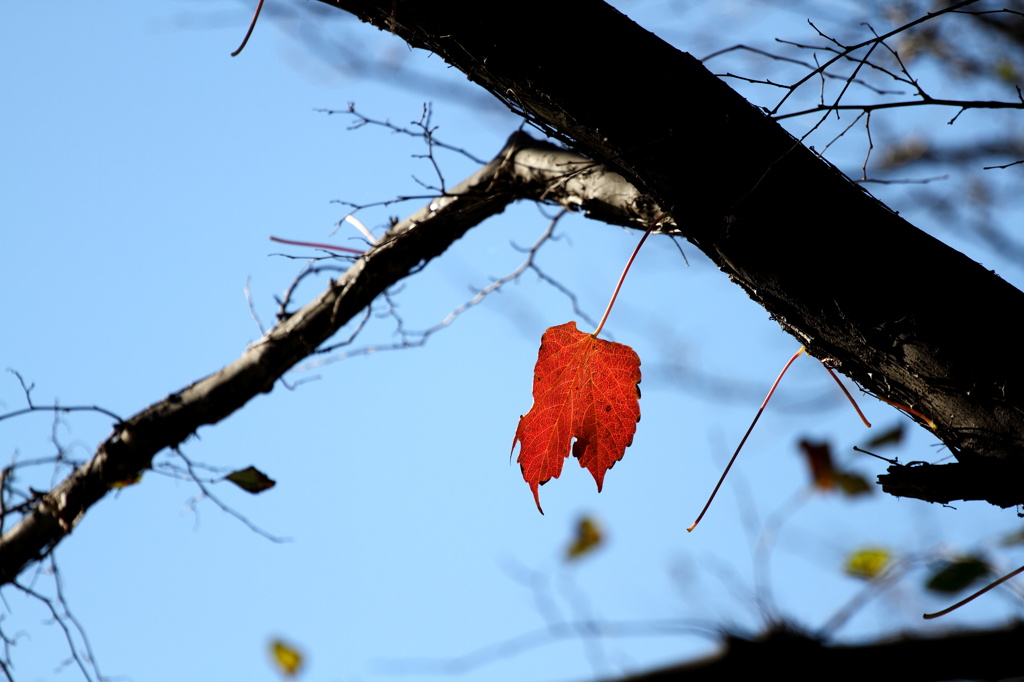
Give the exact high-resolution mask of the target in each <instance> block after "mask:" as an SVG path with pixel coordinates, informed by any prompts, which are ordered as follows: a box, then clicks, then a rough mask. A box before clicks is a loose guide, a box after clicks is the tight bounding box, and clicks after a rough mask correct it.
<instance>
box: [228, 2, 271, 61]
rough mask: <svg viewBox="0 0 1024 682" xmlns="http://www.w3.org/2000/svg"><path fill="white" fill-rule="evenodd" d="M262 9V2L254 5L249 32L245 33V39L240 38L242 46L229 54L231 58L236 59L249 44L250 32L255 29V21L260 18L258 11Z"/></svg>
mask: <svg viewBox="0 0 1024 682" xmlns="http://www.w3.org/2000/svg"><path fill="white" fill-rule="evenodd" d="M262 9H263V0H260V2H259V4H258V5H256V12H255V13H254V14H253V15H252V21H251V22H249V30H248V31H246V32H245V37H244V38H242V44H241V45H239V46H238V49H237V50H235V51H234V52H232V53H231V56H232V57H237V56H238V55H239V54H241V53H242V50H244V49H245V44H246V43H248V42H249V36H251V35H252V30H253V29H254V28H256V20H257V19H259V18H260V10H262Z"/></svg>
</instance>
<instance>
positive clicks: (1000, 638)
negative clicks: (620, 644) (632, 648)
mask: <svg viewBox="0 0 1024 682" xmlns="http://www.w3.org/2000/svg"><path fill="white" fill-rule="evenodd" d="M1022 638H1024V625H1022V624H1021V623H1016V624H1014V625H1011V626H1010V627H1007V628H1003V629H999V630H983V631H977V632H964V633H953V634H947V635H945V636H943V637H935V638H928V639H924V638H906V639H897V640H892V641H881V642H870V643H867V644H863V645H857V646H825V645H824V644H822V643H820V642H818V641H816V640H814V639H810V638H808V637H805V636H803V635H800V634H798V633H793V632H789V631H786V630H778V631H775V632H773V633H770V634H769V635H767V636H766V637H763V638H761V639H758V640H748V639H743V638H739V637H730V638H728V639H727V640H726V642H725V646H724V647H723V650H722V652H721V653H719V654H717V655H715V656H712V657H710V658H707V659H704V660H701V661H694V662H692V663H686V664H684V665H679V666H672V667H669V668H663V669H661V670H655V671H652V672H649V673H646V674H642V675H637V676H633V677H627V678H620V679H619V682H701V681H703V680H714V681H716V682H717V681H718V680H728V679H759V678H761V677H763V676H764V673H765V671H769V670H775V671H785V678H786V679H787V680H792V681H794V682H798V681H800V680H815V681H817V680H821V679H828V680H836V681H838V680H856V681H857V682H860V681H862V680H871V679H899V680H903V681H905V682H941V681H942V680H958V679H970V680H1004V679H1010V678H1016V677H1017V676H1019V675H1021V674H1022V673H1024V659H1021V656H1020V642H1021V640H1022Z"/></svg>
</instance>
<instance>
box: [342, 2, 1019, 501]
mask: <svg viewBox="0 0 1024 682" xmlns="http://www.w3.org/2000/svg"><path fill="white" fill-rule="evenodd" d="M322 1H323V2H325V3H327V4H330V5H333V6H336V7H338V8H340V9H343V10H345V11H348V12H350V13H352V14H354V15H356V16H357V17H359V18H360V19H362V20H363V21H366V22H370V23H373V24H374V25H376V26H378V27H379V28H381V29H383V30H387V31H389V32H392V33H394V34H396V35H397V36H399V37H401V38H402V39H404V40H405V41H406V42H408V43H409V44H410V45H411V46H412V47H414V48H421V49H425V50H429V51H431V52H434V53H435V54H437V55H440V56H441V57H442V58H443V59H445V60H446V61H447V62H448V63H450V64H452V65H454V66H455V67H457V68H459V69H461V70H462V71H463V72H464V73H466V74H467V76H468V77H469V78H470V80H472V81H474V82H476V83H477V84H479V85H480V86H482V87H483V88H485V89H487V90H488V91H489V92H491V94H492V95H494V96H495V97H497V98H498V99H499V100H501V101H502V102H504V103H505V104H506V105H507V106H508V107H509V108H510V109H512V110H513V111H515V112H516V113H519V114H520V115H522V116H523V117H524V118H525V119H526V120H527V121H528V122H530V123H531V124H533V125H535V126H537V127H538V128H541V129H542V130H544V131H546V132H547V133H549V134H550V135H553V136H555V137H558V138H559V139H562V140H564V141H565V142H566V143H567V144H569V145H570V146H572V148H573V149H575V150H576V151H578V152H579V153H581V154H583V155H585V156H587V157H589V158H593V159H595V160H598V161H601V162H602V163H604V164H606V165H608V166H610V167H612V168H615V169H616V170H618V171H619V172H620V173H621V174H622V175H623V176H625V177H626V178H628V179H629V180H630V181H631V182H632V183H633V184H634V185H636V186H637V187H638V188H640V189H641V190H642V191H643V192H644V193H646V194H649V195H650V196H651V197H653V198H654V199H655V200H656V201H657V202H658V203H659V204H660V205H661V206H662V207H664V208H665V209H666V210H668V211H669V212H670V213H671V214H672V215H673V216H674V219H675V220H676V222H677V223H678V224H679V226H680V227H681V228H682V230H683V231H684V233H685V236H686V237H687V239H689V240H690V241H691V242H693V243H694V244H695V245H696V246H697V247H698V248H700V249H701V250H702V251H703V252H704V253H705V254H707V255H708V256H709V258H711V259H712V261H714V262H715V263H716V264H717V265H718V266H719V267H720V268H721V269H722V270H723V271H724V272H725V273H726V274H728V276H729V277H730V278H731V279H732V281H733V282H734V283H736V284H739V285H740V286H741V287H743V288H744V290H745V291H746V292H747V293H748V295H749V296H750V297H751V298H752V299H753V300H754V301H756V302H757V303H758V304H760V305H761V306H763V307H764V308H765V309H766V310H767V311H769V313H770V314H771V315H772V316H773V318H774V319H775V320H776V321H778V322H779V324H780V325H781V326H782V327H783V329H785V330H786V331H788V332H789V333H790V334H792V335H793V336H794V337H796V338H797V339H798V341H799V342H800V343H801V344H802V345H804V346H806V347H807V349H808V351H809V352H810V353H811V354H812V355H815V356H816V357H818V358H821V359H823V360H826V361H827V362H829V364H830V365H831V366H833V367H835V368H837V369H839V370H840V371H842V372H843V373H844V374H846V375H847V376H849V377H851V378H852V379H854V380H855V381H856V382H857V383H858V384H860V386H861V387H863V388H864V389H865V390H866V391H868V392H870V393H873V394H876V395H878V396H881V397H884V398H885V399H887V400H888V401H891V402H893V403H898V404H902V405H907V406H910V407H913V408H914V409H915V410H917V411H918V412H920V413H922V414H925V415H927V416H928V417H929V418H930V419H931V420H933V421H934V422H935V424H936V428H935V433H936V435H937V436H938V437H939V438H940V439H941V440H942V442H943V443H945V445H946V446H947V447H948V448H949V449H950V451H951V452H953V453H954V455H955V456H956V457H957V459H958V460H959V461H960V463H961V464H963V465H964V466H965V467H967V468H971V467H973V466H975V465H979V463H980V462H982V461H984V462H985V467H986V469H985V475H986V476H998V477H1000V478H1002V479H1003V480H1016V481H1020V480H1024V364H1022V363H1018V362H1015V361H1011V360H1010V358H1015V357H1016V356H1017V355H1019V340H1018V339H1019V331H1018V328H1017V323H1016V321H1015V318H1016V317H1018V314H1019V311H1021V310H1024V294H1022V293H1021V292H1020V291H1018V290H1017V289H1015V288H1014V287H1012V286H1010V285H1009V284H1007V283H1006V282H1005V281H1003V280H1002V279H1001V278H999V277H998V276H997V275H996V274H995V273H993V272H991V271H989V270H986V269H985V268H983V267H982V266H980V265H979V264H978V263H975V262H973V261H972V260H970V259H969V258H968V257H966V256H965V255H963V254H961V253H959V252H957V251H955V250H953V249H951V248H949V247H948V246H946V245H945V244H942V243H941V242H939V241H938V240H936V239H934V238H932V237H931V236H929V235H927V234H925V233H924V232H922V231H920V230H918V229H917V228H915V227H914V226H913V225H911V224H910V223H908V222H907V221H905V220H904V219H903V218H901V217H900V216H899V215H898V214H897V213H895V212H894V211H892V210H891V209H889V208H888V207H886V206H884V205H883V204H881V203H880V202H878V201H877V200H876V199H874V198H873V197H871V196H870V195H869V194H868V193H867V192H866V191H864V190H863V188H861V187H858V186H857V185H856V184H854V183H853V182H852V181H851V180H850V179H849V178H847V177H846V176H844V175H843V174H842V173H840V172H839V171H838V169H836V168H835V167H833V166H831V165H830V164H828V162H826V161H825V160H823V159H821V158H820V157H819V156H818V155H817V154H815V153H814V152H813V151H812V150H810V149H807V148H805V147H804V146H803V145H801V144H800V143H799V141H797V140H796V139H794V138H793V136H792V135H790V134H789V133H788V132H786V131H785V130H784V129H783V128H782V127H781V126H780V125H779V124H778V123H777V122H775V121H773V120H772V119H771V118H770V117H769V116H767V115H766V114H765V112H764V111H762V110H761V109H758V108H757V107H754V106H752V105H751V104H750V103H748V102H747V101H746V100H744V99H743V98H742V97H740V96H739V95H738V94H737V93H736V92H734V91H733V90H731V89H730V88H729V87H728V86H727V85H725V84H724V83H723V82H722V81H721V80H719V79H718V78H716V77H715V76H714V75H713V74H711V73H710V72H709V71H708V70H707V69H706V68H704V66H703V65H702V64H701V63H700V62H699V61H698V60H696V59H694V58H693V57H692V56H690V55H688V54H686V53H683V52H680V51H678V50H676V49H675V48H673V47H672V46H670V45H668V44H667V43H665V42H664V41H662V40H660V39H659V38H658V37H656V36H654V35H652V34H651V33H649V32H647V31H646V30H644V29H642V28H641V27H639V26H637V25H636V24H635V23H633V22H632V21H630V20H629V19H628V18H627V17H625V16H624V15H622V14H621V13H619V12H618V11H617V10H615V9H614V8H611V7H609V6H607V5H605V4H604V3H602V2H599V1H597V0H563V1H562V2H558V3H550V2H541V1H540V0H516V1H515V2H512V0H495V2H492V3H491V4H490V5H489V6H488V12H487V13H486V14H481V13H480V12H479V8H478V7H476V5H474V4H473V3H470V2H468V1H462V2H459V1H453V2H449V3H444V5H443V6H439V5H438V4H437V3H431V2H425V1H424V0H406V1H405V2H402V3H399V4H398V5H395V4H394V3H392V2H390V1H388V0H322ZM968 4H970V3H969V2H961V3H957V4H955V5H951V6H949V7H946V8H943V9H942V10H938V11H936V12H933V13H931V14H930V15H927V16H926V17H922V18H920V19H918V20H915V21H911V22H908V23H907V24H905V25H904V26H903V27H902V28H901V29H899V30H906V29H907V28H909V27H912V26H914V25H916V24H919V23H920V22H922V21H924V20H926V19H927V18H929V17H932V16H937V15H938V14H939V13H941V12H950V11H953V10H954V9H958V8H962V7H965V6H967V5H968ZM580 17H586V18H587V23H586V29H585V30H576V29H575V28H573V27H575V26H576V25H577V23H578V20H579V18H580ZM897 32H898V31H897ZM895 33H896V32H889V33H886V34H884V35H880V36H877V37H875V38H872V39H871V40H868V41H866V42H864V43H861V44H859V45H854V46H851V47H849V48H847V51H844V52H843V53H841V55H842V56H837V57H836V59H839V58H845V56H846V54H848V51H852V50H855V49H859V48H860V47H865V46H876V45H879V44H882V43H883V41H884V40H886V39H888V38H889V37H891V36H893V35H895ZM524 41H528V42H529V49H523V45H524ZM830 63H831V62H829V63H827V64H824V65H823V67H822V68H827V66H828V64H830ZM668 102H672V104H671V105H670V104H669V103H668ZM979 466H980V465H979ZM915 473H916V472H915ZM1018 491H1019V492H1018V493H1017V494H1016V495H1015V496H1014V498H1015V499H1014V500H1003V502H1002V503H1003V504H1005V503H1007V502H1010V503H1013V504H1018V503H1024V487H1020V486H1018Z"/></svg>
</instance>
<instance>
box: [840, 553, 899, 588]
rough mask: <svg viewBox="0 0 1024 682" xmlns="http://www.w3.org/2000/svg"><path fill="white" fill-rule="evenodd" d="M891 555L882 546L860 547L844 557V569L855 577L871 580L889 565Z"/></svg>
mask: <svg viewBox="0 0 1024 682" xmlns="http://www.w3.org/2000/svg"><path fill="white" fill-rule="evenodd" d="M891 562H892V555H891V554H890V553H889V550H887V549H885V548H884V547H862V548H861V549H858V550H857V551H856V552H854V553H853V554H851V555H849V556H848V557H846V565H845V566H844V569H845V570H846V573H847V574H848V575H852V576H853V577H855V578H863V579H864V580H871V579H872V578H877V577H878V576H879V575H881V574H882V572H883V571H885V569H886V568H888V567H889V564H890V563H891Z"/></svg>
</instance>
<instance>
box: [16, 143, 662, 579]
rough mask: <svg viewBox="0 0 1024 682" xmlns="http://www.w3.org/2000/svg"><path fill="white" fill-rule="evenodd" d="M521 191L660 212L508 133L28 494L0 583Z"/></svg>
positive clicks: (619, 211) (628, 215) (609, 180)
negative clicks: (228, 352)
mask: <svg viewBox="0 0 1024 682" xmlns="http://www.w3.org/2000/svg"><path fill="white" fill-rule="evenodd" d="M527 198H528V199H533V200H535V201H543V202H549V203H557V204H560V205H563V206H565V207H567V208H570V209H572V210H582V211H584V212H586V213H587V214H588V215H590V216H591V217H595V218H598V219H601V220H604V221H606V222H612V223H616V224H623V225H630V224H637V225H645V224H646V223H648V222H649V221H650V220H652V219H653V218H654V217H655V216H656V215H658V214H659V213H660V209H659V208H658V206H657V205H656V204H655V203H654V202H653V201H651V200H650V199H649V198H647V197H644V196H643V195H641V194H640V193H639V192H638V191H637V190H636V188H634V187H633V186H632V185H630V184H629V183H628V182H627V181H626V180H625V179H624V178H623V177H622V176H620V175H618V174H616V173H613V172H610V171H608V170H607V169H604V168H603V167H601V166H598V165H597V164H595V163H593V162H592V161H589V160H587V159H583V158H581V157H579V156H578V155H576V154H573V153H571V152H567V151H565V150H563V149H560V148H558V147H556V146H554V145H551V144H548V143H543V142H538V141H536V140H533V139H531V138H530V137H529V136H527V135H525V134H522V133H517V134H515V135H513V136H512V137H511V138H510V139H509V142H508V144H507V145H506V147H505V149H504V150H502V152H501V153H500V154H498V156H497V157H495V159H494V160H492V161H491V162H490V163H488V164H487V165H485V166H484V167H483V168H481V169H480V170H479V171H477V172H476V173H474V174H473V175H472V176H470V177H469V178H468V179H466V180H465V181H463V182H462V183H460V184H459V185H457V186H456V187H454V188H452V189H451V191H450V192H449V193H448V194H446V195H444V196H440V197H437V198H436V199H434V200H432V201H431V202H430V203H429V204H428V205H427V206H424V207H423V208H421V209H420V210H419V211H417V212H416V213H414V214H413V215H412V216H410V217H408V218H406V219H405V220H403V221H401V222H399V223H397V224H395V225H394V226H393V227H392V228H391V229H390V230H389V231H388V232H387V233H386V234H385V235H384V236H383V237H382V238H381V239H380V240H379V242H378V243H377V244H376V245H374V246H373V247H372V248H370V249H369V250H368V251H367V252H366V253H365V254H364V255H363V256H362V257H361V258H359V259H358V260H356V262H355V263H353V264H352V266H351V267H349V269H348V270H347V271H345V272H344V273H343V274H341V275H340V276H339V277H338V279H336V280H333V281H331V282H330V284H329V286H328V287H327V289H326V291H324V292H323V293H322V294H320V296H319V297H317V298H316V300H314V301H312V302H311V303H309V304H307V305H306V306H304V307H302V308H301V309H299V310H297V311H296V312H294V313H291V314H287V315H282V316H281V319H280V320H279V322H278V324H277V325H276V326H275V327H274V328H272V329H271V330H270V331H269V332H267V333H266V334H265V335H264V336H263V338H261V339H259V340H258V341H256V342H255V343H253V344H251V345H250V346H249V347H248V348H246V350H245V352H244V353H242V355H241V356H240V357H239V358H238V359H237V360H235V361H234V362H232V363H231V364H229V365H227V366H225V367H224V368H222V369H221V370H219V371H217V372H215V373H214V374H211V375H210V376H208V377H205V378H203V379H200V380H199V381H197V382H195V383H193V384H191V385H190V386H187V387H185V388H183V389H182V390H180V391H177V392H175V393H173V394H171V395H169V396H168V397H166V398H164V399H163V400H160V401H159V402H156V403H154V404H153V405H150V406H149V407H148V408H146V409H145V410H143V411H142V412H139V413H138V414H136V415H134V416H132V417H130V418H128V419H126V420H124V421H120V422H119V423H118V424H117V425H116V426H115V428H114V431H113V433H112V434H111V435H110V436H109V437H108V438H107V439H106V440H105V441H104V442H103V443H101V444H100V445H99V447H98V448H97V449H96V452H95V454H94V456H93V457H92V458H91V459H90V460H89V461H88V462H86V463H85V464H83V465H82V466H80V467H78V468H77V469H76V470H75V471H74V472H73V473H72V474H71V475H70V476H68V477H67V478H66V479H64V480H63V481H61V482H60V483H59V484H58V485H57V486H56V487H54V488H53V489H52V490H50V491H49V492H48V493H45V494H43V495H41V496H39V497H38V498H37V499H35V500H33V501H32V503H31V505H30V508H29V510H28V511H26V512H25V513H24V515H23V516H22V518H21V519H20V520H18V522H17V523H16V524H15V525H14V526H13V527H11V528H10V529H9V530H8V531H6V532H5V533H4V534H3V536H2V537H0V584H6V583H9V582H12V581H13V580H14V579H15V578H16V577H17V575H18V574H19V573H20V572H21V571H22V570H24V569H25V568H26V567H27V566H29V565H30V564H32V563H34V562H36V561H38V560H39V559H41V558H42V557H45V556H46V555H47V554H49V552H50V551H51V550H52V549H53V548H54V547H55V546H56V545H57V544H58V543H59V542H60V541H61V539H63V538H64V537H65V536H66V535H68V534H69V533H70V532H71V531H72V530H73V529H74V527H75V526H76V525H77V524H78V523H79V522H80V521H81V520H82V517H83V515H84V514H85V512H86V511H87V510H88V509H89V507H91V506H92V505H93V504H95V503H96V502H98V501H99V500H101V499H102V498H103V497H104V496H105V495H106V494H107V493H108V492H109V491H110V490H111V486H112V485H114V484H116V483H118V482H121V481H125V480H130V479H132V478H133V477H135V476H136V475H138V474H139V473H140V472H142V471H144V470H145V469H147V468H149V467H150V466H151V464H152V460H153V457H154V456H155V455H156V454H157V453H158V452H160V451H161V450H163V449H164V448H173V447H176V446H177V445H178V444H180V443H182V442H183V441H185V440H186V439H188V438H189V437H190V436H191V435H192V434H193V433H195V431H196V430H197V429H198V428H199V427H201V426H204V425H208V424H215V423H217V422H219V421H220V420H222V419H224V418H225V417H227V416H228V415H230V414H232V413H233V412H234V411H236V410H238V409H240V408H241V407H242V406H244V405H245V404H246V403H247V402H248V401H249V400H251V399H253V398H254V397H256V396H257V395H259V394H260V393H267V392H269V391H271V390H272V389H273V387H274V384H275V383H276V382H277V381H278V379H280V378H281V377H282V375H283V374H284V373H285V372H287V371H288V370H289V369H290V368H292V367H293V366H294V365H295V364H296V363H298V362H299V361H301V360H302V359H304V358H306V357H308V356H309V355H310V354H312V353H314V352H315V351H316V350H317V349H318V348H319V347H320V346H321V344H323V343H324V342H325V341H326V340H327V339H329V338H330V337H331V336H332V335H333V334H334V333H335V332H337V331H338V330H339V329H340V328H341V327H342V326H343V325H345V324H346V323H347V322H348V321H349V320H351V319H352V318H353V317H355V316H357V315H358V314H359V313H360V311H362V310H364V309H365V308H366V307H367V306H369V305H370V303H371V302H372V301H373V300H374V299H375V298H376V297H377V296H379V295H380V294H381V293H383V292H384V291H385V290H386V289H387V288H388V287H390V286H392V285H393V284H395V283H396V282H398V281H399V280H401V279H402V278H403V277H405V276H406V275H408V274H409V273H411V272H413V271H414V270H417V269H418V268H420V267H421V266H422V265H423V264H424V263H426V262H428V261H430V260H431V259H433V258H435V257H436V256H439V255H440V254H441V253H442V252H444V250H445V249H447V248H448V246H450V245H451V244H452V243H453V242H454V241H455V240H457V239H459V238H460V237H461V236H462V235H463V234H465V233H466V231H468V230H469V229H471V228H473V227H474V226H476V225H478V224H480V222H482V221H483V220H485V219H486V218H488V217H490V216H492V215H495V214H497V213H500V212H501V211H503V210H504V209H505V207H506V206H507V205H508V204H509V203H511V202H512V201H514V200H516V199H527Z"/></svg>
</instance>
